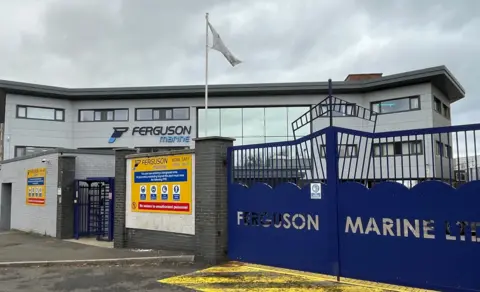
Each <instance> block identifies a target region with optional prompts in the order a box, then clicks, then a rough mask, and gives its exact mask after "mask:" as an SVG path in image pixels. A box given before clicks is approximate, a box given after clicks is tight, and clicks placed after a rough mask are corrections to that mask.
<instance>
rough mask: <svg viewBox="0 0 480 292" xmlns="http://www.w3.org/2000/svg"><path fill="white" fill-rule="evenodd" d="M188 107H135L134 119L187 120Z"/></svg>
mask: <svg viewBox="0 0 480 292" xmlns="http://www.w3.org/2000/svg"><path fill="white" fill-rule="evenodd" d="M189 119H190V108H188V107H185V108H137V109H135V120H137V121H169V120H189Z"/></svg>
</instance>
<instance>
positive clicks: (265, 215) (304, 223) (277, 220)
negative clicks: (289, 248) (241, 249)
mask: <svg viewBox="0 0 480 292" xmlns="http://www.w3.org/2000/svg"><path fill="white" fill-rule="evenodd" d="M237 225H243V226H261V227H266V228H268V227H274V228H284V229H290V228H293V229H298V230H303V229H306V230H312V231H318V230H319V228H320V219H319V216H318V215H315V214H300V213H298V214H290V213H277V212H242V211H238V212H237Z"/></svg>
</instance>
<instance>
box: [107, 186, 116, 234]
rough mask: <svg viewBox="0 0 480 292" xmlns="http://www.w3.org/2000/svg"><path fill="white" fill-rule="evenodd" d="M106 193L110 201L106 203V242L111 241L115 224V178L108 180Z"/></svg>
mask: <svg viewBox="0 0 480 292" xmlns="http://www.w3.org/2000/svg"><path fill="white" fill-rule="evenodd" d="M108 192H109V193H110V194H111V199H110V200H109V202H108V217H109V218H108V241H112V240H113V228H114V223H115V178H112V177H111V178H109V179H108ZM110 194H109V196H110Z"/></svg>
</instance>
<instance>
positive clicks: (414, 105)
mask: <svg viewBox="0 0 480 292" xmlns="http://www.w3.org/2000/svg"><path fill="white" fill-rule="evenodd" d="M419 108H420V98H418V97H412V98H410V109H419Z"/></svg>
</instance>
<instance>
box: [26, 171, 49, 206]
mask: <svg viewBox="0 0 480 292" xmlns="http://www.w3.org/2000/svg"><path fill="white" fill-rule="evenodd" d="M46 176H47V169H46V168H45V167H42V168H32V169H27V186H26V198H25V199H26V200H25V203H26V204H27V205H31V206H45V201H46V191H47V188H46Z"/></svg>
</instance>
